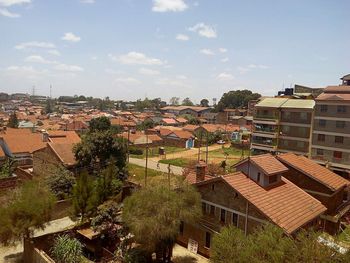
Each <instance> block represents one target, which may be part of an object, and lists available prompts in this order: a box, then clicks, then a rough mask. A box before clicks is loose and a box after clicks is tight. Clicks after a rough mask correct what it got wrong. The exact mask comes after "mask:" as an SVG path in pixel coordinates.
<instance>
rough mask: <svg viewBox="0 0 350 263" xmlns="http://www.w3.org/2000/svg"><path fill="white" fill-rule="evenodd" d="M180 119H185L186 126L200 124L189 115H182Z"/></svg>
mask: <svg viewBox="0 0 350 263" xmlns="http://www.w3.org/2000/svg"><path fill="white" fill-rule="evenodd" d="M181 117H183V118H185V119H186V120H187V121H188V124H192V125H198V124H199V123H200V121H199V120H198V119H197V118H196V117H194V116H193V115H191V114H183V115H181Z"/></svg>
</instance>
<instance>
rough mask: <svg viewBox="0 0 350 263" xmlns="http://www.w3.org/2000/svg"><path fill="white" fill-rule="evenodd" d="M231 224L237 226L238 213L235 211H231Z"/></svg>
mask: <svg viewBox="0 0 350 263" xmlns="http://www.w3.org/2000/svg"><path fill="white" fill-rule="evenodd" d="M232 224H233V225H234V226H237V225H238V215H237V214H235V213H232Z"/></svg>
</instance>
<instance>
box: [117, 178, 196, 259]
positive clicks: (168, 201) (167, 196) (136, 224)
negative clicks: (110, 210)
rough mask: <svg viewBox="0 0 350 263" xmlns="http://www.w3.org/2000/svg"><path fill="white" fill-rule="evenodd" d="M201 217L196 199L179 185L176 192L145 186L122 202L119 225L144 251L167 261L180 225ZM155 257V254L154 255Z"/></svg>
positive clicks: (183, 186) (189, 190)
mask: <svg viewBox="0 0 350 263" xmlns="http://www.w3.org/2000/svg"><path fill="white" fill-rule="evenodd" d="M200 214H201V206H200V195H199V194H198V192H196V190H195V189H194V188H193V187H192V186H190V185H188V184H186V183H184V182H183V183H182V184H181V185H180V186H179V188H177V190H176V191H174V190H172V189H169V187H168V186H166V185H163V184H160V185H156V186H147V187H144V188H142V189H141V190H139V191H138V192H136V193H134V194H133V195H132V196H130V197H128V198H127V199H126V200H125V202H124V208H123V221H124V222H125V223H126V225H127V226H128V227H129V228H130V231H131V233H132V234H134V235H135V239H136V241H138V242H139V243H140V244H141V245H142V247H143V248H144V249H146V250H147V251H149V252H150V253H152V252H155V251H156V252H161V253H159V254H161V255H166V256H165V258H164V257H163V262H164V261H165V260H169V258H170V257H171V251H172V247H173V244H174V242H175V240H176V236H177V234H178V232H179V227H180V224H181V221H186V222H192V221H194V220H195V219H196V218H198V217H199V216H200ZM157 254H158V253H157Z"/></svg>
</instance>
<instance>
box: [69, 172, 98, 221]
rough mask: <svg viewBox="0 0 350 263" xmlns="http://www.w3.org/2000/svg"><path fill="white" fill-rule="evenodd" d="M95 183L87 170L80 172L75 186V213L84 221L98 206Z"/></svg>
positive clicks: (73, 200) (73, 199)
mask: <svg viewBox="0 0 350 263" xmlns="http://www.w3.org/2000/svg"><path fill="white" fill-rule="evenodd" d="M94 190H95V184H94V181H93V180H92V179H91V178H90V176H89V175H88V173H87V172H86V171H83V172H81V173H80V174H79V176H78V178H77V183H76V184H75V186H74V188H73V198H72V202H73V209H74V211H73V212H74V215H75V216H80V218H81V221H82V222H83V221H84V220H85V219H86V217H87V216H89V215H91V214H92V213H93V212H94V210H95V209H96V207H97V201H96V195H95V193H94Z"/></svg>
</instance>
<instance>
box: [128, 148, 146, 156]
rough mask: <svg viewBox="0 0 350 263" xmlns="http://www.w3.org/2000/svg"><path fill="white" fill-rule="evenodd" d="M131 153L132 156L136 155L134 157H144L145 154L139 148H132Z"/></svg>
mask: <svg viewBox="0 0 350 263" xmlns="http://www.w3.org/2000/svg"><path fill="white" fill-rule="evenodd" d="M129 152H130V154H134V155H142V154H143V150H142V149H139V148H130V149H129Z"/></svg>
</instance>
